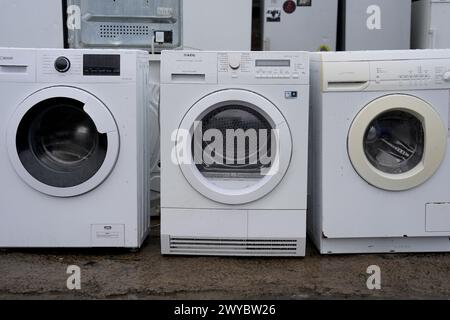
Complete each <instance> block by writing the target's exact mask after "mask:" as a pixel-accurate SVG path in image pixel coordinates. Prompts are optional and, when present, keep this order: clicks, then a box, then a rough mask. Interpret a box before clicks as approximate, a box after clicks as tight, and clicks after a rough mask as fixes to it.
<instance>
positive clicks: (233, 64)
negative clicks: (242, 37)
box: [228, 55, 241, 70]
mask: <svg viewBox="0 0 450 320" xmlns="http://www.w3.org/2000/svg"><path fill="white" fill-rule="evenodd" d="M228 60H229V61H228V62H229V64H230V68H231V69H233V70H237V69H239V68H240V67H241V57H240V56H234V55H232V56H230V57H229V59H228Z"/></svg>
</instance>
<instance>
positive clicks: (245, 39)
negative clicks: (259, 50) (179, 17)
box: [183, 0, 252, 51]
mask: <svg viewBox="0 0 450 320" xmlns="http://www.w3.org/2000/svg"><path fill="white" fill-rule="evenodd" d="M251 32H252V0H226V1H223V0H186V1H183V47H184V48H185V49H199V50H228V51H248V50H250V49H251Z"/></svg>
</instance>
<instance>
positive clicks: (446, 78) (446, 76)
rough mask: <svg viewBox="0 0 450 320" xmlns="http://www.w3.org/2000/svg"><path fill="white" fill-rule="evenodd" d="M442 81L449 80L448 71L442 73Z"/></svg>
mask: <svg viewBox="0 0 450 320" xmlns="http://www.w3.org/2000/svg"><path fill="white" fill-rule="evenodd" d="M443 78H444V81H450V71H447V72H446V73H444V76H443Z"/></svg>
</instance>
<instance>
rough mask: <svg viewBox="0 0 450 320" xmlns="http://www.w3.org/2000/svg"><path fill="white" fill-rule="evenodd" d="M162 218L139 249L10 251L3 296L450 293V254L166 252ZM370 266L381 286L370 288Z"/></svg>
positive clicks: (3, 256) (0, 256)
mask: <svg viewBox="0 0 450 320" xmlns="http://www.w3.org/2000/svg"><path fill="white" fill-rule="evenodd" d="M157 223H159V222H157ZM157 223H156V224H157ZM156 224H155V227H154V229H153V230H152V231H154V232H153V236H152V237H151V238H150V239H149V240H148V241H147V243H146V244H145V245H144V247H143V248H142V249H141V250H140V251H139V252H130V251H128V250H114V251H111V250H109V251H106V252H105V251H103V250H69V251H67V250H2V251H0V299H36V298H37V299H53V298H56V299H104V298H108V299H314V298H319V299H342V298H343V299H354V298H356V299H359V298H363V299H369V298H374V299H380V298H387V299H419V298H420V299H422V298H423V299H450V254H417V255H413V254H406V255H400V254H394V255H390V254H389V255H388V254H386V255H357V256H356V255H355V256H319V254H318V253H317V251H316V250H315V249H314V248H312V247H309V248H308V254H307V257H306V258H304V259H272V258H264V259H258V258H257V259H248V258H215V257H162V256H161V255H160V247H159V237H158V236H157V234H158V231H159V230H158V225H156ZM69 265H77V266H79V267H81V270H82V271H81V272H82V274H81V283H82V287H81V290H79V291H69V290H68V289H67V287H66V281H67V277H68V275H67V274H66V270H67V267H68V266H69ZM370 265H378V266H379V267H380V268H381V271H382V278H381V281H382V289H381V290H376V291H370V290H368V289H367V286H366V280H367V277H368V276H369V275H368V274H367V273H366V270H367V267H368V266H370Z"/></svg>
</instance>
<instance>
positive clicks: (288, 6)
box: [283, 0, 297, 14]
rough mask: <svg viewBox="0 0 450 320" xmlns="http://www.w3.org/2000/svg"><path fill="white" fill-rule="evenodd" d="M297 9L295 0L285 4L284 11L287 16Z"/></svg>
mask: <svg viewBox="0 0 450 320" xmlns="http://www.w3.org/2000/svg"><path fill="white" fill-rule="evenodd" d="M296 9H297V5H296V4H295V2H294V1H293V0H288V1H286V2H285V3H284V4H283V10H284V12H286V13H287V14H291V13H293V12H294V11H295V10H296Z"/></svg>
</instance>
